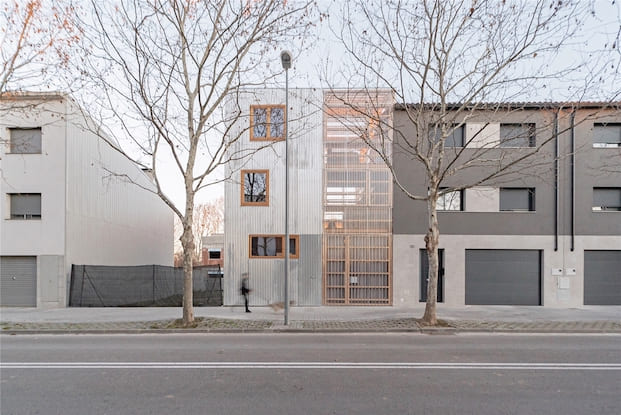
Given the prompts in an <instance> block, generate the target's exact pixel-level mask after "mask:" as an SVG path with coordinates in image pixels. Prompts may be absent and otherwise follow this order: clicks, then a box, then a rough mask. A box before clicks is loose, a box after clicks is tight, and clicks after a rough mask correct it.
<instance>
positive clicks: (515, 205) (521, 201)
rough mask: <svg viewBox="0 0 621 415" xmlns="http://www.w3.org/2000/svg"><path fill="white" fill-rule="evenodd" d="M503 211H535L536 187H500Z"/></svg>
mask: <svg viewBox="0 0 621 415" xmlns="http://www.w3.org/2000/svg"><path fill="white" fill-rule="evenodd" d="M500 211H501V212H533V211H535V189H534V188H532V187H514V188H507V187H504V188H501V189H500Z"/></svg>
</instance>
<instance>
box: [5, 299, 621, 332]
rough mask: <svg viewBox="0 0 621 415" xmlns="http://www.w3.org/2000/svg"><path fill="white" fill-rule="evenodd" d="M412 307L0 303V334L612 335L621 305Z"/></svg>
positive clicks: (618, 328) (620, 325)
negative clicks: (435, 323)
mask: <svg viewBox="0 0 621 415" xmlns="http://www.w3.org/2000/svg"><path fill="white" fill-rule="evenodd" d="M423 311H424V304H421V305H420V306H418V307H410V308H395V307H326V306H323V307H291V309H290V312H289V324H288V325H286V326H285V325H284V312H283V310H273V309H272V308H270V307H252V313H245V312H244V309H243V307H196V308H195V309H194V313H195V317H196V324H195V325H194V326H193V327H192V328H180V327H179V324H178V322H176V320H178V319H180V318H181V316H182V310H181V308H180V307H149V308H62V309H35V308H0V333H4V334H27V333H28V334H32V333H146V332H153V333H158V332H166V333H170V332H200V333H217V332H226V333H231V332H331V333H334V332H343V333H349V332H423V333H463V332H509V333H618V334H621V306H585V307H581V308H572V309H555V308H543V307H527V306H462V307H445V306H444V305H443V304H440V305H439V306H438V318H439V319H441V320H442V325H441V326H440V327H424V326H422V325H421V324H420V322H419V318H420V317H421V316H422V315H423Z"/></svg>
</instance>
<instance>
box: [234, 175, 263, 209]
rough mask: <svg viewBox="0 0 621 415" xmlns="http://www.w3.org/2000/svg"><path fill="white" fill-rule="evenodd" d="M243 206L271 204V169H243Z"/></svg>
mask: <svg viewBox="0 0 621 415" xmlns="http://www.w3.org/2000/svg"><path fill="white" fill-rule="evenodd" d="M241 175H242V180H241V182H242V183H241V188H242V195H241V204H242V206H268V205H269V187H270V186H269V178H270V175H269V170H242V171H241Z"/></svg>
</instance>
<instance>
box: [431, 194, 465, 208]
mask: <svg viewBox="0 0 621 415" xmlns="http://www.w3.org/2000/svg"><path fill="white" fill-rule="evenodd" d="M440 190H443V189H440ZM462 196H463V190H456V191H454V192H448V193H445V194H443V195H440V197H438V205H437V209H438V210H464V205H463V197H462Z"/></svg>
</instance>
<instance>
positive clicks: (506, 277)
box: [466, 249, 541, 305]
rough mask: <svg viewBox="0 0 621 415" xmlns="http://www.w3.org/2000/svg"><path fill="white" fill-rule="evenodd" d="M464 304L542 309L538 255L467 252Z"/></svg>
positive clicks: (524, 252) (522, 252)
mask: <svg viewBox="0 0 621 415" xmlns="http://www.w3.org/2000/svg"><path fill="white" fill-rule="evenodd" d="M466 304H473V305H474V304H480V305H541V252H540V251H537V250H511V249H467V250H466Z"/></svg>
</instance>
